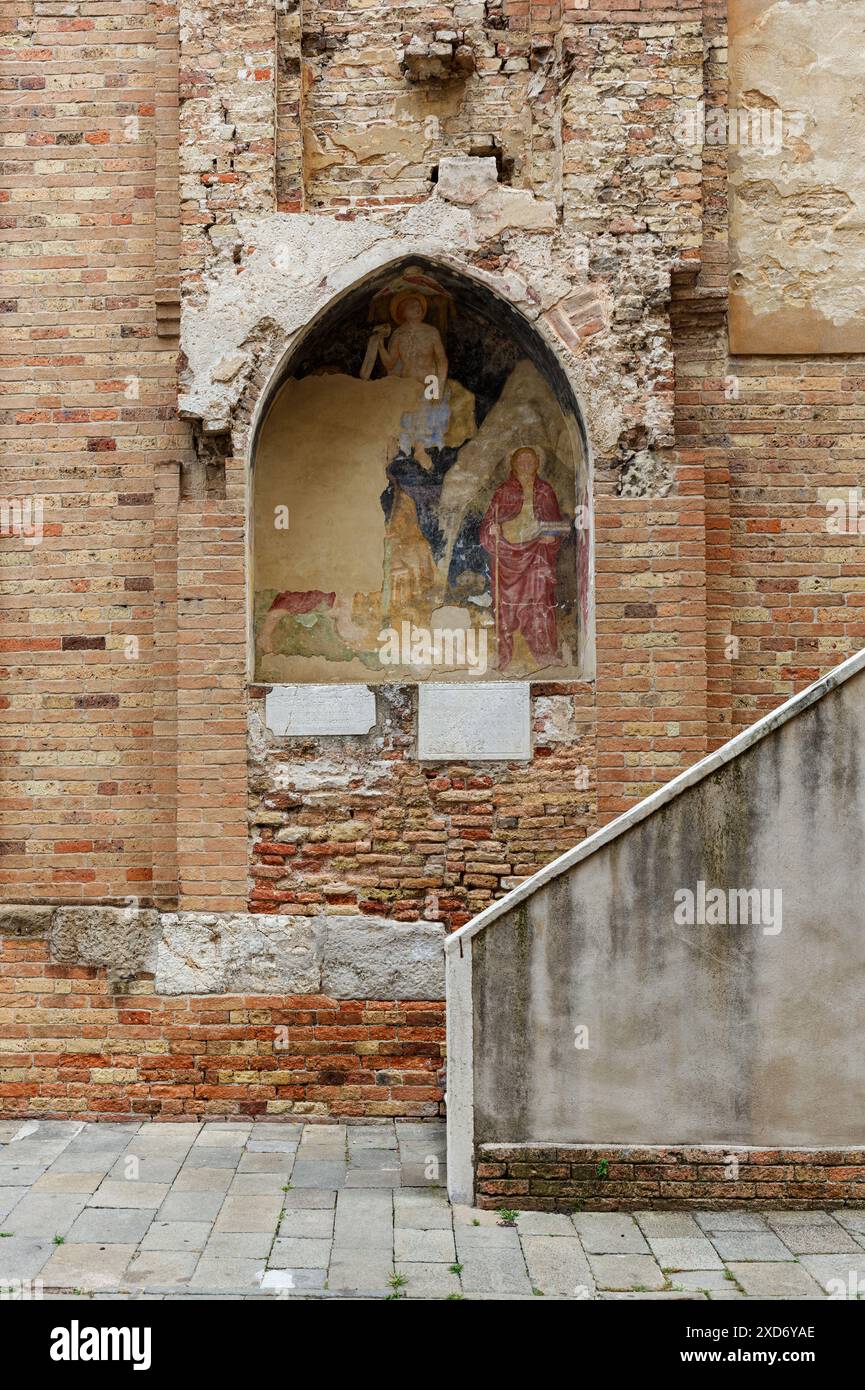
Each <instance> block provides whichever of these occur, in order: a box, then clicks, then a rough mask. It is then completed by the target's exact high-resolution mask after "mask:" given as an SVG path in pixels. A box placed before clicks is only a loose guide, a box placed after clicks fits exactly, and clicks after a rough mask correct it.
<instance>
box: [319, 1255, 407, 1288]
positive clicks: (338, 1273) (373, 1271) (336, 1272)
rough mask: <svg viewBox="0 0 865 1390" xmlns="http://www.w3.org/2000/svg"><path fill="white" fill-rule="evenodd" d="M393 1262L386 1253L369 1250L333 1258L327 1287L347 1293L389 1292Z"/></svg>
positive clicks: (328, 1272) (328, 1273)
mask: <svg viewBox="0 0 865 1390" xmlns="http://www.w3.org/2000/svg"><path fill="white" fill-rule="evenodd" d="M393 1272H394V1268H393V1263H392V1261H391V1260H390V1259H389V1257H387V1256H386V1255H385V1254H384V1253H381V1252H378V1251H367V1252H366V1253H363V1254H361V1253H353V1254H352V1255H351V1256H350V1257H349V1256H347V1255H346V1256H337V1254H336V1252H334V1255H333V1257H332V1259H331V1262H330V1266H329V1268H328V1271H327V1287H328V1288H329V1289H334V1290H337V1291H339V1290H343V1291H344V1292H347V1293H349V1292H350V1293H381V1292H384V1293H388V1292H390V1291H391V1290H390V1285H389V1284H388V1279H389V1277H390V1275H391V1274H393Z"/></svg>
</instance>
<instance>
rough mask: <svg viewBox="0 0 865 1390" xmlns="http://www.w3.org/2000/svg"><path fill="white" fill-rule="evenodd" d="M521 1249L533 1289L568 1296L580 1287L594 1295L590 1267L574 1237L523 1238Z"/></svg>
mask: <svg viewBox="0 0 865 1390" xmlns="http://www.w3.org/2000/svg"><path fill="white" fill-rule="evenodd" d="M522 1247H523V1256H524V1258H525V1261H526V1267H527V1269H528V1271H529V1279H530V1281H531V1285H532V1288H534V1289H540V1290H541V1292H542V1293H545V1294H566V1295H568V1296H573V1295H574V1293H575V1291H576V1290H577V1289H578V1288H582V1289H588V1290H589V1291H590V1293H592V1292H594V1287H595V1281H594V1277H593V1275H592V1270H591V1266H590V1265H589V1262H588V1259H587V1258H586V1254H585V1252H584V1250H583V1247H582V1245H581V1244H580V1242H579V1240H578V1238H577V1237H576V1236H575V1235H571V1236H560V1235H554V1236H549V1235H536V1236H533V1235H524V1236H523V1240H522Z"/></svg>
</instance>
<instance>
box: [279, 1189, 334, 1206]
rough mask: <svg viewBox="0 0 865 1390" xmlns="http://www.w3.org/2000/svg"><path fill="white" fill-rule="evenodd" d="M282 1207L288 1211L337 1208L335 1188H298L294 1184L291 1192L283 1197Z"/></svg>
mask: <svg viewBox="0 0 865 1390" xmlns="http://www.w3.org/2000/svg"><path fill="white" fill-rule="evenodd" d="M282 1205H283V1206H284V1207H285V1210H286V1211H295V1210H305V1209H309V1208H311V1207H313V1208H314V1207H320V1208H326V1207H335V1206H336V1191H335V1189H334V1188H321V1187H298V1188H296V1187H295V1186H294V1184H292V1188H291V1191H290V1192H286V1193H285V1194H284V1195H283V1199H282Z"/></svg>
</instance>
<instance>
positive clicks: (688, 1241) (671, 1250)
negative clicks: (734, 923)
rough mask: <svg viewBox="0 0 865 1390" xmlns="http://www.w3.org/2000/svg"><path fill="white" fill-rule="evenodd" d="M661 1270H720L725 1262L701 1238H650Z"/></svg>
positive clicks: (712, 1247)
mask: <svg viewBox="0 0 865 1390" xmlns="http://www.w3.org/2000/svg"><path fill="white" fill-rule="evenodd" d="M649 1245H650V1246H651V1247H652V1254H653V1255H654V1257H655V1259H656V1260H657V1261H658V1264H659V1265H660V1266H661V1269H720V1268H721V1267H722V1264H723V1261H722V1260H721V1258H720V1257H719V1255H718V1253H717V1251H716V1250H715V1248H714V1246H713V1245H712V1244H711V1242H710V1241H708V1240H707V1239H706V1237H705V1236H704V1235H699V1236H674V1237H663V1236H660V1237H659V1236H649Z"/></svg>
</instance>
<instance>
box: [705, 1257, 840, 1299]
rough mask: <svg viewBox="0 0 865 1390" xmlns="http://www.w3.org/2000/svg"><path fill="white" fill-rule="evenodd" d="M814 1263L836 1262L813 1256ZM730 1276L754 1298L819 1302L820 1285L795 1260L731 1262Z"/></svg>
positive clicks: (729, 1267)
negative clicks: (816, 1260) (808, 1299)
mask: <svg viewBox="0 0 865 1390" xmlns="http://www.w3.org/2000/svg"><path fill="white" fill-rule="evenodd" d="M812 1258H813V1259H821V1258H822V1259H826V1258H830V1259H831V1258H835V1257H832V1256H828V1257H827V1256H819V1255H814V1256H812ZM727 1268H728V1269H729V1270H730V1273H731V1274H732V1275H733V1277H734V1278H735V1280H736V1283H737V1284H741V1286H742V1288H743V1289H744V1291H745V1293H746V1294H749V1295H750V1296H751V1297H752V1298H767V1297H776V1298H820V1297H821V1290H820V1285H819V1283H818V1282H817V1280H816V1279H815V1278H813V1277H812V1275H811V1274H810V1273H809V1271H808V1270H807V1269H805V1268H803V1266H802V1265H801V1264H797V1263H796V1262H795V1260H786V1261H778V1262H775V1263H762V1262H760V1261H758V1260H754V1261H753V1262H742V1263H738V1262H737V1261H731V1262H730V1264H729V1265H728V1266H727Z"/></svg>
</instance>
